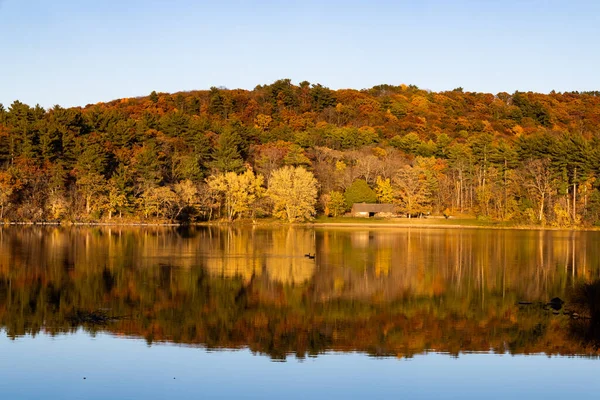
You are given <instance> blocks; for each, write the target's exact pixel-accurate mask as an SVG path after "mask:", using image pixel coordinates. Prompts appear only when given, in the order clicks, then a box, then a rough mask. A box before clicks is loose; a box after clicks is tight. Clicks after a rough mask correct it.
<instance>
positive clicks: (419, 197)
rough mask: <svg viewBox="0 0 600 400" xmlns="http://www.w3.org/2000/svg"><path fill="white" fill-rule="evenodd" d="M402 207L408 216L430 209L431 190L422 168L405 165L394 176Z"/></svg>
mask: <svg viewBox="0 0 600 400" xmlns="http://www.w3.org/2000/svg"><path fill="white" fill-rule="evenodd" d="M394 185H395V186H396V190H397V193H398V199H399V200H400V203H399V205H400V208H401V209H402V211H404V212H405V213H406V215H407V216H408V218H411V217H412V216H413V215H416V214H422V213H424V212H426V211H428V210H429V209H428V203H429V194H430V193H429V191H428V188H427V181H426V177H425V173H424V171H423V169H422V168H419V167H411V166H408V165H407V166H405V167H404V168H402V169H401V170H400V171H398V175H396V177H395V178H394Z"/></svg>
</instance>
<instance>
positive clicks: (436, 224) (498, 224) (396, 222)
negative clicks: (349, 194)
mask: <svg viewBox="0 0 600 400" xmlns="http://www.w3.org/2000/svg"><path fill="white" fill-rule="evenodd" d="M313 226H319V227H361V226H362V227H381V228H403V227H421V228H478V229H535V230H600V229H599V228H597V227H552V226H540V225H524V224H518V223H515V222H510V221H494V220H486V219H479V218H475V217H471V218H469V217H466V216H465V217H457V218H448V219H446V218H443V217H442V218H436V217H430V218H411V219H409V218H354V217H337V218H330V217H318V218H317V219H316V220H315V221H314V222H313Z"/></svg>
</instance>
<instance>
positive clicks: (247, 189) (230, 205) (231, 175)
mask: <svg viewBox="0 0 600 400" xmlns="http://www.w3.org/2000/svg"><path fill="white" fill-rule="evenodd" d="M263 182H264V178H263V176H262V175H254V171H252V169H251V168H248V169H246V171H245V172H244V173H241V174H237V173H235V172H226V173H222V174H219V175H211V176H210V177H209V178H208V180H207V183H208V187H209V188H210V190H212V191H213V192H215V193H216V194H217V195H219V196H220V198H221V204H222V206H223V207H224V208H225V214H226V215H227V220H228V221H230V222H231V221H233V220H234V219H236V218H238V217H239V216H241V215H243V214H244V213H246V212H248V211H250V210H251V209H252V206H253V205H254V203H255V202H256V201H257V200H258V199H259V198H260V197H261V196H262V195H263V193H264V189H263V187H262V184H263Z"/></svg>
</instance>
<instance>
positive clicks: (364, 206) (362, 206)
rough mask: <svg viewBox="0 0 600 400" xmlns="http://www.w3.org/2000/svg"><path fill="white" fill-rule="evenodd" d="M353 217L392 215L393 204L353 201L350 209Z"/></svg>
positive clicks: (393, 212) (393, 213)
mask: <svg viewBox="0 0 600 400" xmlns="http://www.w3.org/2000/svg"><path fill="white" fill-rule="evenodd" d="M350 213H351V214H352V216H353V217H363V218H370V217H392V216H394V215H395V211H394V205H393V204H372V203H354V205H353V206H352V211H351V212H350Z"/></svg>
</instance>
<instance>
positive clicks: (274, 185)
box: [267, 166, 317, 222]
mask: <svg viewBox="0 0 600 400" xmlns="http://www.w3.org/2000/svg"><path fill="white" fill-rule="evenodd" d="M267 195H268V196H269V198H270V199H271V200H272V201H273V215H274V216H276V217H277V218H282V219H286V220H287V221H288V222H296V221H303V220H308V219H311V218H312V217H313V215H314V214H315V203H316V201H317V180H316V179H315V176H314V175H313V174H312V172H309V171H307V170H306V169H304V168H303V167H290V166H287V167H283V168H280V169H278V170H275V171H273V175H272V176H271V179H270V181H269V190H268V191H267Z"/></svg>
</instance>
